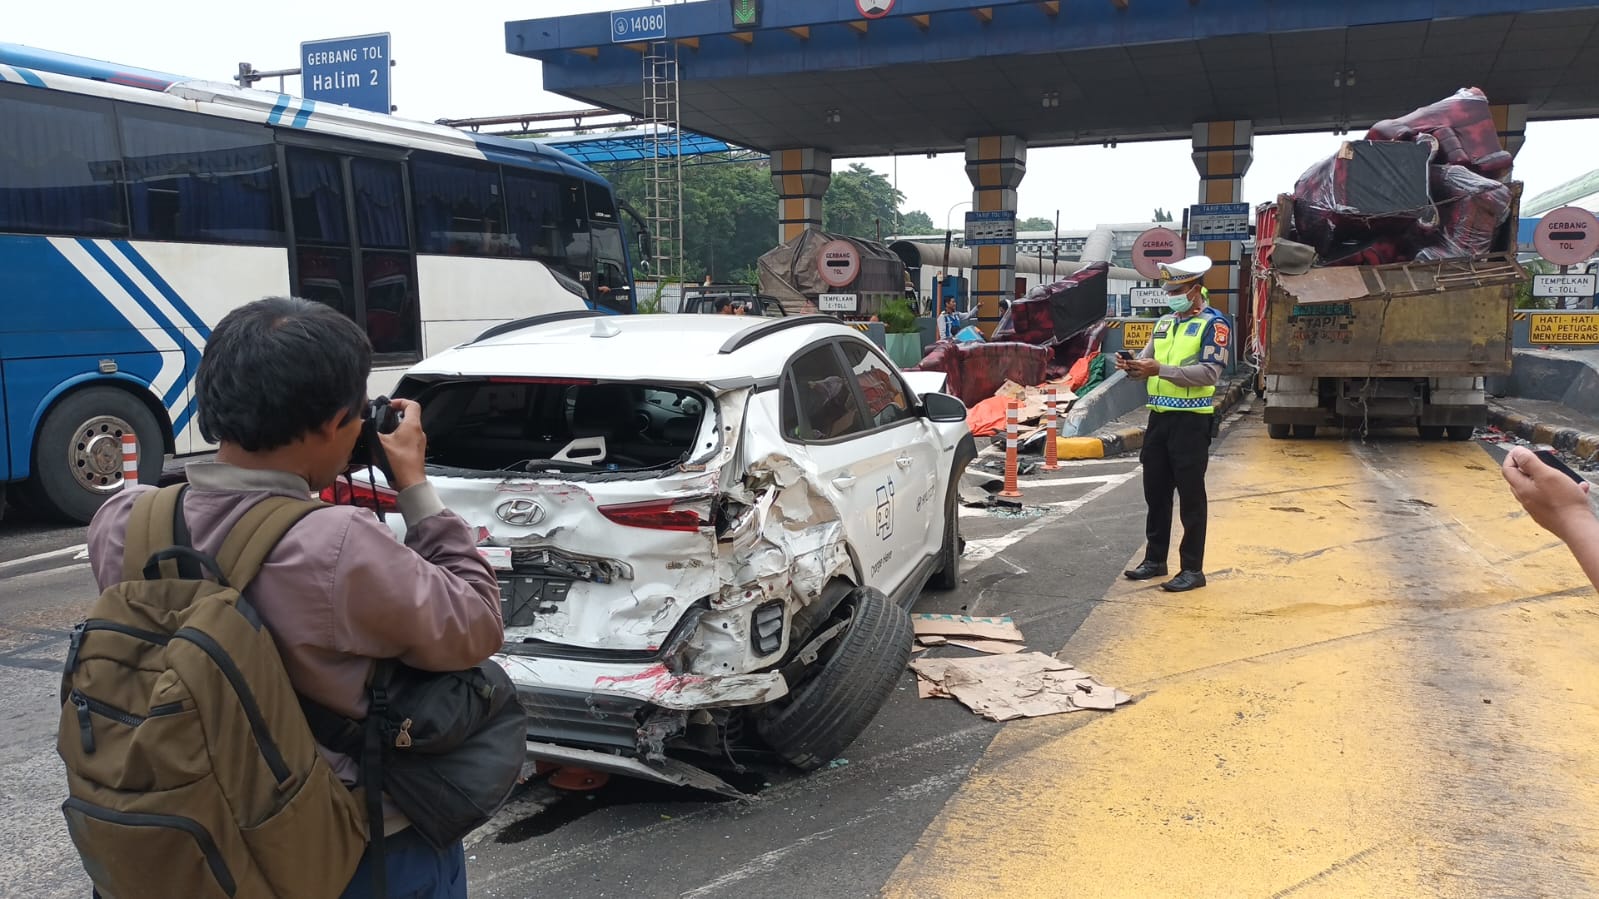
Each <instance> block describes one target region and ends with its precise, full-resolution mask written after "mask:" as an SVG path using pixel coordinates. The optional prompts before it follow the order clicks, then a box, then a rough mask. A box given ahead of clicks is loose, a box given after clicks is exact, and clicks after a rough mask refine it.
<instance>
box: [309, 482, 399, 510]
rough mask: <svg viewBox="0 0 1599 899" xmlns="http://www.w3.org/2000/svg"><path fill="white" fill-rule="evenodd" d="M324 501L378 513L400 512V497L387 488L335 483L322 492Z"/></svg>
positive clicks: (352, 483)
mask: <svg viewBox="0 0 1599 899" xmlns="http://www.w3.org/2000/svg"><path fill="white" fill-rule="evenodd" d="M322 501H323V502H325V503H333V504H334V505H336V506H360V507H362V508H365V509H372V510H374V511H378V512H398V511H400V496H399V494H397V493H395V492H394V491H393V490H390V489H389V488H387V487H379V486H375V485H372V484H359V483H354V482H351V481H334V482H333V486H332V487H328V488H327V489H325V490H323V491H322Z"/></svg>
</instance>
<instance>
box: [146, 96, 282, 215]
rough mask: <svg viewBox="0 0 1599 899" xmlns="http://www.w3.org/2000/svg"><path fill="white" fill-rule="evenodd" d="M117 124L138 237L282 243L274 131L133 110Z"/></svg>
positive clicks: (204, 118)
mask: <svg viewBox="0 0 1599 899" xmlns="http://www.w3.org/2000/svg"><path fill="white" fill-rule="evenodd" d="M117 118H118V121H119V123H120V124H121V126H122V149H123V153H124V160H123V171H124V174H125V176H126V178H127V180H128V207H129V212H130V214H131V215H130V217H131V219H132V226H133V236H134V238H135V239H143V240H175V241H184V242H191V243H247V244H278V245H281V244H282V243H283V219H282V211H281V207H280V205H279V203H278V192H277V186H278V173H277V151H276V149H275V148H274V147H273V146H272V132H271V131H270V130H268V129H266V128H262V127H259V126H252V125H246V124H244V123H242V122H230V121H227V120H225V119H216V118H206V117H204V116H196V115H186V114H169V113H166V112H164V111H158V110H140V109H136V108H133V107H126V108H124V109H122V110H120V111H119V112H118V115H117Z"/></svg>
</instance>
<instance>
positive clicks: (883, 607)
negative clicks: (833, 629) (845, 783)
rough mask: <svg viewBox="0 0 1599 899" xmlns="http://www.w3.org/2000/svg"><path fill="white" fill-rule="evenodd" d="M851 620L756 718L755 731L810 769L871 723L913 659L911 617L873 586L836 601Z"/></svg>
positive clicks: (832, 756) (792, 760)
mask: <svg viewBox="0 0 1599 899" xmlns="http://www.w3.org/2000/svg"><path fill="white" fill-rule="evenodd" d="M839 610H840V611H841V612H847V613H848V614H850V615H851V616H852V620H851V621H850V624H849V626H848V627H846V628H845V629H844V632H843V633H842V634H840V635H839V636H838V637H837V638H835V639H834V640H833V641H832V642H831V643H830V644H829V645H828V646H827V647H826V649H825V650H824V652H823V654H822V655H821V656H820V657H818V658H817V660H816V663H815V664H814V665H813V666H812V669H811V671H810V672H809V674H810V676H809V677H808V678H806V679H804V680H801V681H800V683H799V684H798V685H797V686H796V687H795V688H794V690H793V691H792V692H791V693H790V694H789V696H788V697H787V698H786V699H783V700H780V701H778V702H775V703H773V704H771V705H769V706H767V707H766V708H764V709H761V710H760V711H759V712H758V713H757V714H756V722H755V726H756V730H757V732H758V733H759V734H760V735H761V739H762V740H764V741H766V745H768V746H770V747H771V748H772V749H773V750H774V751H775V752H776V753H777V754H778V755H779V756H781V757H782V758H783V760H784V761H786V762H788V763H789V764H791V765H793V766H794V767H796V768H798V769H800V770H801V771H815V770H816V769H817V768H820V767H822V766H823V765H825V764H827V763H828V762H830V761H832V760H833V759H835V758H837V757H838V754H839V753H841V752H843V751H844V748H845V747H846V746H848V745H849V744H850V743H852V742H854V740H855V738H856V737H858V736H860V734H861V731H863V730H865V729H866V725H868V724H870V723H871V721H872V719H873V718H874V717H876V715H877V712H878V710H879V709H881V708H882V707H883V703H885V702H887V701H888V697H889V695H890V694H892V693H893V692H894V686H895V684H897V683H899V679H900V677H901V676H902V675H903V674H904V673H905V666H906V665H907V664H909V662H910V657H911V643H912V642H913V641H914V639H915V637H914V635H913V633H912V631H911V619H910V616H909V615H908V614H906V612H905V610H904V609H902V608H900V607H899V606H897V605H895V604H894V603H892V602H889V600H888V597H886V596H884V595H883V594H882V593H881V592H879V591H877V590H873V589H871V588H870V587H858V588H856V589H855V590H852V591H851V592H850V595H849V596H848V597H846V598H845V599H844V601H843V602H841V603H839Z"/></svg>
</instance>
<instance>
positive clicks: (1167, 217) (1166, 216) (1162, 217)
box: [1154, 206, 1172, 222]
mask: <svg viewBox="0 0 1599 899" xmlns="http://www.w3.org/2000/svg"><path fill="white" fill-rule="evenodd" d="M1154 220H1155V221H1157V222H1169V221H1171V220H1172V217H1171V213H1170V212H1167V211H1166V210H1164V209H1161V208H1160V207H1158V206H1157V207H1155V219H1154Z"/></svg>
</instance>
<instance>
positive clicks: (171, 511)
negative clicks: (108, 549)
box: [122, 484, 187, 581]
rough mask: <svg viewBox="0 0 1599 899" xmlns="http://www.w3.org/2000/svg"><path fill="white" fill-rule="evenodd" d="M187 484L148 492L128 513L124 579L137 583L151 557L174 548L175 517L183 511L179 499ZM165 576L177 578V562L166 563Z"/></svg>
mask: <svg viewBox="0 0 1599 899" xmlns="http://www.w3.org/2000/svg"><path fill="white" fill-rule="evenodd" d="M186 486H187V485H185V484H174V485H172V486H171V487H162V488H161V489H160V490H148V491H145V492H144V493H143V494H141V495H140V496H139V498H138V499H136V500H134V501H133V509H132V510H131V511H129V513H128V527H127V530H126V532H125V534H124V536H123V544H122V579H123V580H125V581H136V580H140V579H141V578H143V577H144V568H145V564H146V563H147V562H148V561H149V560H150V557H151V556H153V555H155V554H156V553H157V552H159V551H160V550H163V549H167V548H168V547H170V546H172V545H173V544H174V543H175V542H176V539H175V537H174V531H173V527H172V521H173V516H175V515H177V514H178V511H179V509H180V505H179V497H180V496H181V494H182V493H183V489H184V487H186ZM161 574H162V576H165V577H177V576H178V567H177V563H176V562H171V563H162V565H161Z"/></svg>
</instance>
